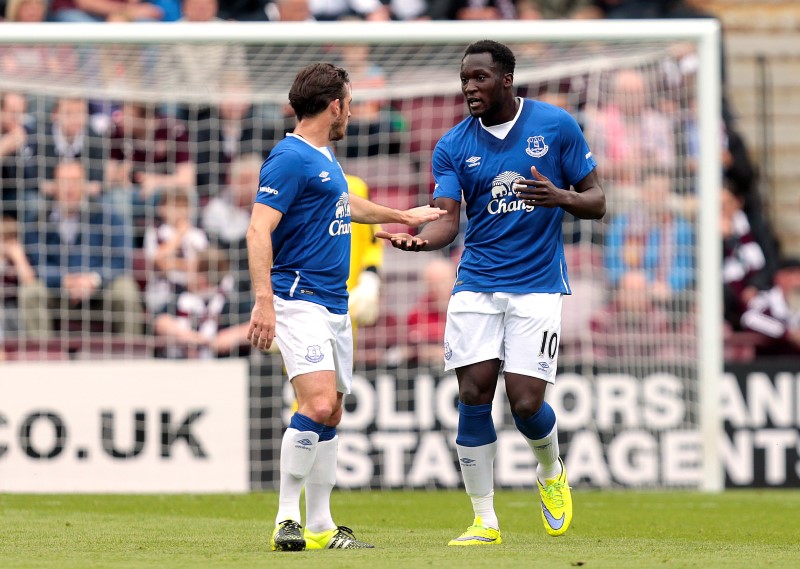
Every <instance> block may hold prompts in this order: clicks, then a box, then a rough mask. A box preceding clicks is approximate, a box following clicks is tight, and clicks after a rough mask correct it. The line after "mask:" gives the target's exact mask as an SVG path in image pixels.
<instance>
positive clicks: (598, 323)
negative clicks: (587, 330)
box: [591, 271, 691, 367]
mask: <svg viewBox="0 0 800 569" xmlns="http://www.w3.org/2000/svg"><path fill="white" fill-rule="evenodd" d="M591 329H592V348H593V351H594V354H595V357H597V358H598V359H600V360H602V361H603V362H604V363H609V364H611V365H614V366H620V367H628V366H632V365H636V364H638V363H641V359H640V358H648V359H652V358H659V359H669V360H670V361H676V358H678V357H681V356H683V357H687V352H686V351H685V350H686V349H687V346H683V345H682V343H681V344H679V341H680V339H681V336H679V335H676V334H675V333H674V330H673V326H672V323H671V320H670V315H669V313H668V312H667V311H666V310H665V309H664V307H663V305H662V304H661V303H660V302H659V299H658V297H657V295H655V294H654V291H653V289H652V287H651V285H650V282H649V281H648V278H647V275H646V274H645V273H644V272H643V271H630V272H628V273H625V275H623V276H622V278H620V280H619V281H618V283H617V288H616V289H615V291H614V300H613V301H612V302H611V303H610V304H609V305H608V306H606V307H605V308H603V309H602V310H600V311H599V312H598V313H597V314H595V315H594V316H593V317H592V320H591ZM687 337H689V338H691V337H690V336H687ZM677 346H681V348H678V347H677Z"/></svg>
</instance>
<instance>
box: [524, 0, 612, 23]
mask: <svg viewBox="0 0 800 569" xmlns="http://www.w3.org/2000/svg"><path fill="white" fill-rule="evenodd" d="M516 6H517V18H518V19H520V20H552V19H574V20H594V19H599V18H602V17H603V11H602V10H601V9H600V8H599V7H598V6H597V5H595V3H594V2H593V1H592V0H517V3H516Z"/></svg>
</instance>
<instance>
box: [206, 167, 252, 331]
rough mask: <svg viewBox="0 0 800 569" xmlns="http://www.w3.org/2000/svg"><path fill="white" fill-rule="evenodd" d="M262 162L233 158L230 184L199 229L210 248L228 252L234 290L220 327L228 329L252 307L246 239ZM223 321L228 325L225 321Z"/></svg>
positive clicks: (214, 201)
mask: <svg viewBox="0 0 800 569" xmlns="http://www.w3.org/2000/svg"><path fill="white" fill-rule="evenodd" d="M263 162H264V159H263V158H262V157H261V156H259V155H257V154H245V155H242V156H237V157H235V158H234V159H233V160H232V161H231V164H230V167H229V168H228V177H229V179H230V181H229V182H228V184H227V185H226V186H224V188H223V190H222V191H221V192H220V193H219V194H218V195H216V196H215V197H213V198H211V200H210V201H209V202H208V204H207V205H206V206H205V207H204V208H203V215H202V222H201V226H202V227H203V229H204V230H205V231H206V232H207V234H208V237H209V240H210V241H211V244H212V246H214V247H218V248H220V249H222V250H224V251H227V253H228V257H229V259H230V269H229V272H230V274H231V276H232V277H233V280H234V287H233V291H232V292H231V295H230V311H229V313H226V314H223V324H224V325H227V326H230V325H234V324H239V323H242V322H249V321H250V311H251V310H252V308H253V300H252V297H251V283H250V267H249V265H248V260H247V239H246V236H247V228H248V227H249V225H250V211H251V210H252V209H253V201H254V195H255V192H256V189H257V188H258V173H259V171H260V170H261V164H262V163H263ZM226 318H227V319H229V320H230V322H226V321H225V319H226Z"/></svg>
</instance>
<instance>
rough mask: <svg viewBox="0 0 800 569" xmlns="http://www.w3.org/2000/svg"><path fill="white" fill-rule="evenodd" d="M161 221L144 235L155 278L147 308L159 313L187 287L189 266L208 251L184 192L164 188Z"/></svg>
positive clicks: (160, 197)
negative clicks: (203, 252)
mask: <svg viewBox="0 0 800 569" xmlns="http://www.w3.org/2000/svg"><path fill="white" fill-rule="evenodd" d="M158 200H159V203H158V206H157V208H156V214H157V217H158V221H157V223H156V224H155V225H152V226H150V227H148V228H147V229H146V230H145V234H144V254H145V259H146V260H147V261H148V262H149V263H152V266H153V268H154V269H155V270H156V276H155V277H153V278H152V279H150V280H149V281H148V283H147V290H146V291H145V305H146V306H147V309H148V310H149V311H150V312H153V313H155V312H159V311H161V310H163V309H164V307H165V306H166V305H167V304H168V303H169V302H171V301H172V297H173V296H174V295H175V293H176V291H177V290H178V289H179V288H181V287H184V288H185V287H186V281H187V278H188V277H187V274H188V271H189V266H190V264H191V263H192V262H193V261H194V259H195V258H196V257H197V254H198V253H199V252H200V251H202V250H204V249H207V248H208V236H207V235H206V233H205V231H203V230H202V229H200V228H198V227H195V226H194V224H193V218H194V216H193V212H192V201H191V197H190V196H189V193H188V191H186V190H185V189H184V188H179V187H177V188H165V189H164V190H162V191H161V192H160V193H159V195H158Z"/></svg>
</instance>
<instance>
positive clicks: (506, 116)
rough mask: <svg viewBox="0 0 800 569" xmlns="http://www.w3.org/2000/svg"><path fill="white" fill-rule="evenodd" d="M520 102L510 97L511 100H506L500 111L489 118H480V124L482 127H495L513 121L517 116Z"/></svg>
mask: <svg viewBox="0 0 800 569" xmlns="http://www.w3.org/2000/svg"><path fill="white" fill-rule="evenodd" d="M519 104H520V102H519V101H518V100H517V98H516V97H511V100H506V101H505V102H504V103H503V107H502V108H501V109H500V111H499V112H498V113H497V114H495V115H493V116H491V117H481V124H483V126H497V125H499V124H505V123H507V122H510V121H513V120H514V117H516V116H517V111H518V110H519Z"/></svg>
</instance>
